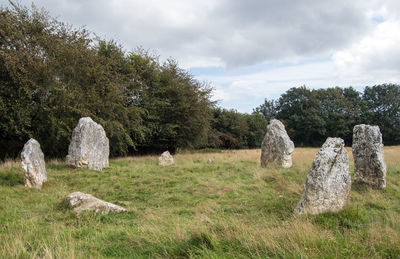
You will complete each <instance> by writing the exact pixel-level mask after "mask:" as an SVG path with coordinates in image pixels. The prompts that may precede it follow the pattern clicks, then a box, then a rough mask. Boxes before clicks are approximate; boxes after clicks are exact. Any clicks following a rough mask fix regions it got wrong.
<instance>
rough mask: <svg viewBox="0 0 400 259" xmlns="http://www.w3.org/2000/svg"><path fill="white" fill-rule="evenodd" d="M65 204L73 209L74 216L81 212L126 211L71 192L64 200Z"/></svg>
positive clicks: (86, 195)
mask: <svg viewBox="0 0 400 259" xmlns="http://www.w3.org/2000/svg"><path fill="white" fill-rule="evenodd" d="M65 202H66V203H67V205H68V206H69V207H70V208H73V209H74V211H75V213H76V214H78V215H79V214H80V213H81V212H83V211H93V212H95V213H100V214H108V213H120V212H127V211H128V210H127V209H125V208H123V207H120V206H118V205H115V204H112V203H110V202H106V201H103V200H100V199H98V198H96V197H94V196H92V195H90V194H86V193H82V192H73V193H71V194H69V195H68V196H67V198H65Z"/></svg>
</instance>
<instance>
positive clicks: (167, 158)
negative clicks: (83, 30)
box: [158, 151, 174, 166]
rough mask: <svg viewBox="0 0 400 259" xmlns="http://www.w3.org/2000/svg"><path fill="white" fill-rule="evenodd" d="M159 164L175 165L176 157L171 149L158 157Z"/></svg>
mask: <svg viewBox="0 0 400 259" xmlns="http://www.w3.org/2000/svg"><path fill="white" fill-rule="evenodd" d="M158 164H159V165H163V166H166V165H173V164H174V158H173V157H172V156H171V154H170V153H169V151H165V152H164V153H162V154H161V156H159V157H158Z"/></svg>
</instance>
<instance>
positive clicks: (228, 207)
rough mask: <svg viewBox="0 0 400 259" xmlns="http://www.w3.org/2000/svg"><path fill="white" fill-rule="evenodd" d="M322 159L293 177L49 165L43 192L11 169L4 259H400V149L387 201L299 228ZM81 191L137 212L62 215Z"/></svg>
mask: <svg viewBox="0 0 400 259" xmlns="http://www.w3.org/2000/svg"><path fill="white" fill-rule="evenodd" d="M317 151H318V149H314V148H297V149H296V150H295V152H294V154H293V167H292V168H290V169H264V168H261V167H260V165H259V156H260V150H240V151H224V152H219V153H187V154H178V155H176V156H175V163H176V164H175V165H173V166H169V167H159V166H158V165H157V164H156V157H151V156H146V157H130V158H120V159H114V160H111V161H110V167H109V168H107V169H105V170H103V171H102V172H96V171H91V170H86V169H83V170H76V169H75V170H74V169H70V168H68V167H66V166H65V165H64V164H63V163H62V162H59V161H52V162H49V163H47V164H46V167H47V174H48V182H46V183H45V184H44V186H43V188H42V189H41V190H36V189H27V188H25V187H24V186H23V173H22V169H21V167H20V165H19V163H17V162H13V161H8V162H6V163H4V164H2V165H0V197H1V199H0V200H1V202H0V258H271V257H272V258H316V257H317V258H337V257H347V258H399V257H400V147H385V160H386V163H387V168H388V176H387V188H386V189H384V190H373V189H370V188H368V187H365V186H359V185H353V186H352V191H351V193H350V197H349V201H348V205H347V206H346V208H345V209H344V210H343V211H341V212H338V213H325V214H321V215H317V216H312V215H301V216H295V215H293V213H292V212H293V209H294V208H295V206H296V204H297V202H298V201H299V199H300V195H301V193H302V191H303V184H304V182H305V179H306V175H307V173H308V170H309V168H310V166H311V163H312V160H313V158H314V156H315V154H316V152H317ZM349 154H350V155H351V152H350V149H349ZM208 159H212V160H213V162H212V163H207V160H208ZM350 161H351V165H350V168H351V169H350V170H351V171H353V165H352V158H351V157H350ZM74 191H82V192H85V193H89V194H92V195H94V196H96V197H98V198H100V199H103V200H106V201H109V202H113V203H115V204H118V205H121V206H124V207H126V208H127V209H128V210H129V212H128V213H124V214H114V215H95V214H91V213H87V214H83V215H82V216H81V217H80V218H77V217H76V216H75V215H74V213H73V212H72V211H71V210H70V209H68V208H66V206H65V205H64V204H63V203H62V201H63V199H64V198H65V197H66V196H67V194H69V193H71V192H74Z"/></svg>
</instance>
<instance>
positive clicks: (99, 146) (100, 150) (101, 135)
mask: <svg viewBox="0 0 400 259" xmlns="http://www.w3.org/2000/svg"><path fill="white" fill-rule="evenodd" d="M109 154H110V151H109V142H108V138H107V136H106V132H105V131H104V129H103V127H102V126H101V125H100V124H97V123H96V122H94V121H93V120H92V119H91V118H89V117H84V118H81V119H80V120H79V122H78V125H77V126H76V127H75V129H74V131H73V132H72V140H71V144H70V145H69V149H68V155H67V157H66V162H67V165H68V166H71V167H76V168H81V167H87V168H89V169H92V170H97V171H101V170H102V169H103V168H105V167H108V156H109Z"/></svg>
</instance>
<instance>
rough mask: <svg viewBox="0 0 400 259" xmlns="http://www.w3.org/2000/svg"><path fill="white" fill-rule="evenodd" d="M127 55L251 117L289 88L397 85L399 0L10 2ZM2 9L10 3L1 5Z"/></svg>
mask: <svg viewBox="0 0 400 259" xmlns="http://www.w3.org/2000/svg"><path fill="white" fill-rule="evenodd" d="M14 2H17V3H20V4H21V5H24V6H28V7H29V6H31V4H32V3H34V4H35V5H36V6H37V7H39V8H42V7H43V8H44V9H45V10H47V11H48V12H49V14H50V16H52V17H54V18H56V19H57V20H59V21H63V22H66V23H68V24H70V25H72V26H74V27H76V28H85V29H87V30H89V31H91V32H93V33H95V34H96V35H97V36H100V37H102V38H105V39H107V40H111V39H113V40H116V41H117V42H118V43H120V44H122V45H123V46H124V48H125V50H126V51H131V50H134V49H135V48H137V47H139V46H140V47H142V48H144V49H147V50H149V51H150V52H151V53H154V54H156V55H159V56H160V60H161V61H162V60H166V59H167V58H171V57H172V58H174V59H175V60H177V61H178V64H179V66H180V67H182V68H184V69H186V70H188V71H189V72H190V73H191V74H192V75H193V76H194V77H195V78H196V79H198V80H201V81H206V82H208V83H209V84H210V85H211V86H212V87H213V88H214V92H213V93H214V94H213V99H214V100H218V101H219V102H218V104H219V106H221V107H224V108H227V109H236V110H238V111H240V112H247V113H251V112H252V110H253V109H254V108H255V107H257V106H259V105H261V104H262V103H263V102H264V99H269V100H270V99H277V98H279V96H280V95H281V94H283V93H284V92H286V91H287V90H288V89H290V88H292V87H299V86H303V85H305V86H307V87H309V88H327V87H335V86H339V87H349V86H353V87H354V88H356V89H357V90H359V91H362V90H363V88H364V87H365V86H372V85H376V84H382V83H400V58H399V57H400V1H399V0H351V1H349V0H324V1H321V0H186V1H183V0H96V1H95V0H47V1H46V0H36V1H29V0H14ZM0 5H1V6H3V7H4V6H9V4H8V1H7V0H0Z"/></svg>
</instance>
